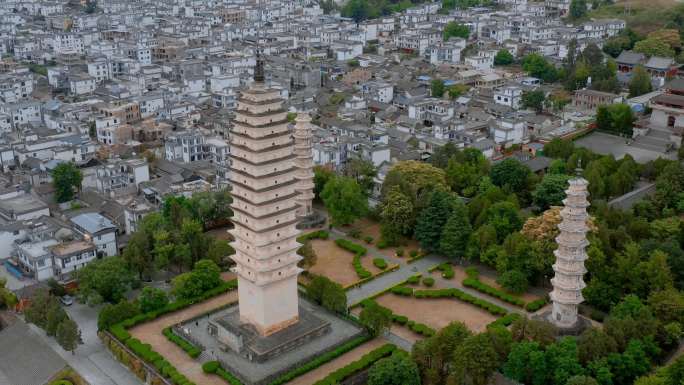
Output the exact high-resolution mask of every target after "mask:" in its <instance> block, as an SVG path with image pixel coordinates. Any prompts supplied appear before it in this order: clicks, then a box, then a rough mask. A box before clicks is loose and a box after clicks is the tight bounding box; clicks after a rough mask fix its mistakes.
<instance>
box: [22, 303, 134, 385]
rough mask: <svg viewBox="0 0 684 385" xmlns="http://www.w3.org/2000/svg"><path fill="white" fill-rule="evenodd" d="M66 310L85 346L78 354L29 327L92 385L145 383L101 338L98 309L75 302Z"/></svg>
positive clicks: (79, 347) (81, 346) (36, 328)
mask: <svg viewBox="0 0 684 385" xmlns="http://www.w3.org/2000/svg"><path fill="white" fill-rule="evenodd" d="M65 310H66V312H67V313H68V314H69V317H71V319H73V320H74V321H75V322H76V323H77V324H78V327H79V328H80V329H81V338H82V339H83V345H79V346H78V349H76V352H75V353H76V354H71V353H69V352H67V351H65V350H64V349H62V348H61V347H60V346H59V344H57V341H55V339H54V338H52V337H48V336H47V335H46V334H45V332H44V331H42V330H41V329H39V328H38V327H37V326H36V325H30V327H31V329H32V330H33V331H35V333H36V334H37V335H38V336H40V337H41V338H42V339H43V341H44V342H45V343H47V344H48V345H49V346H50V347H51V348H52V350H54V352H55V353H57V354H58V355H59V356H61V357H62V359H64V360H65V361H66V362H67V364H69V366H71V367H72V368H74V370H76V371H77V372H78V373H79V374H80V375H81V376H82V377H83V378H84V379H85V380H86V381H88V382H89V383H90V384H91V385H142V381H140V380H138V378H137V377H135V376H134V375H133V374H132V373H131V372H130V371H129V370H128V369H126V368H125V367H124V366H123V365H121V363H119V362H118V361H117V360H116V359H114V357H113V356H112V355H111V354H110V353H109V351H107V349H106V348H105V346H104V345H103V344H102V342H101V341H100V339H99V338H98V336H97V313H98V311H99V307H98V308H92V307H89V306H88V305H84V304H80V303H77V302H74V304H73V305H71V306H67V307H65Z"/></svg>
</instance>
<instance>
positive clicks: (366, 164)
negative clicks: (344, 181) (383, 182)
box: [344, 158, 378, 196]
mask: <svg viewBox="0 0 684 385" xmlns="http://www.w3.org/2000/svg"><path fill="white" fill-rule="evenodd" d="M377 174H378V170H377V169H376V168H375V166H373V162H370V161H368V160H364V159H357V158H353V159H351V160H349V161H348V162H347V164H346V165H345V168H344V175H345V176H348V177H350V178H354V179H355V180H356V182H357V183H358V184H359V186H361V189H362V190H363V191H364V193H365V194H366V196H369V195H370V194H371V193H372V192H373V186H374V185H375V182H374V179H375V177H376V176H377Z"/></svg>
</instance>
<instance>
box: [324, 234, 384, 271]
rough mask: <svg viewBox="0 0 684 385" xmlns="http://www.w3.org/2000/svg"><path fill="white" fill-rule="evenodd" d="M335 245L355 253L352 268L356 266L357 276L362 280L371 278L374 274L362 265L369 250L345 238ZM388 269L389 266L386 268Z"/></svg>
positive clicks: (337, 240) (339, 239)
mask: <svg viewBox="0 0 684 385" xmlns="http://www.w3.org/2000/svg"><path fill="white" fill-rule="evenodd" d="M335 244H336V245H337V246H339V247H341V248H343V249H345V250H347V251H349V252H352V253H354V259H353V260H352V266H354V270H355V271H356V275H357V276H358V277H359V278H361V279H367V278H371V277H372V276H373V274H372V273H371V272H370V271H368V270H366V268H364V267H363V265H361V257H363V256H364V255H366V253H367V252H368V250H367V249H366V248H365V247H363V246H361V245H359V244H358V243H354V242H352V241H348V240H346V239H344V238H338V239H336V240H335ZM374 262H375V261H374ZM385 268H387V266H385Z"/></svg>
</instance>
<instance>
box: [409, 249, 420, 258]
mask: <svg viewBox="0 0 684 385" xmlns="http://www.w3.org/2000/svg"><path fill="white" fill-rule="evenodd" d="M417 256H418V250H411V251H410V252H409V257H411V258H415V257H417Z"/></svg>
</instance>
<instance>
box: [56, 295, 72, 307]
mask: <svg viewBox="0 0 684 385" xmlns="http://www.w3.org/2000/svg"><path fill="white" fill-rule="evenodd" d="M59 302H61V303H62V305H64V306H71V305H72V304H73V303H74V297H72V296H70V295H64V296H62V297H59Z"/></svg>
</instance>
